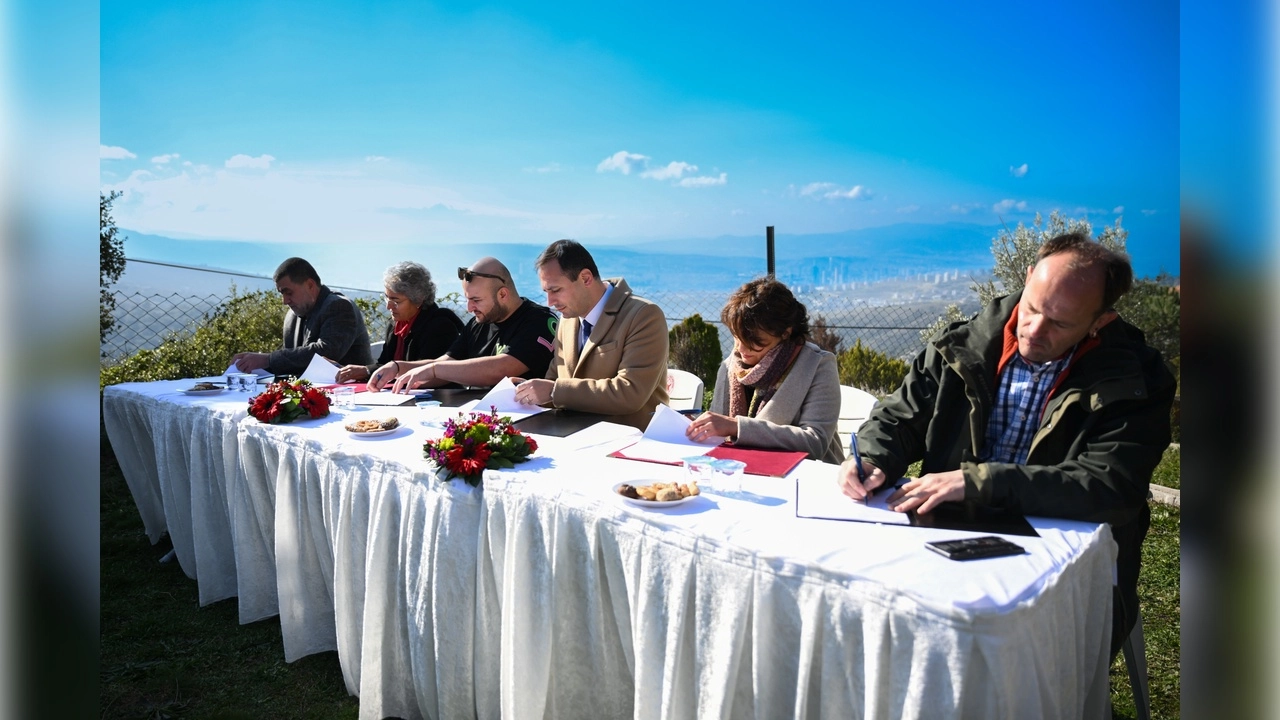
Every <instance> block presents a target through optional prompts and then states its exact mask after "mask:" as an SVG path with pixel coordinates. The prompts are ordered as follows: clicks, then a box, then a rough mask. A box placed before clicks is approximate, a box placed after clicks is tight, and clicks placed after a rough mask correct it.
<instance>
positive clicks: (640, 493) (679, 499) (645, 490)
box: [613, 482, 699, 508]
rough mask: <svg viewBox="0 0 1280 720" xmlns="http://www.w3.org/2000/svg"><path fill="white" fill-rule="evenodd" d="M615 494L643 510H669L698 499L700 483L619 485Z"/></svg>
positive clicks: (634, 483) (614, 488)
mask: <svg viewBox="0 0 1280 720" xmlns="http://www.w3.org/2000/svg"><path fill="white" fill-rule="evenodd" d="M613 492H614V493H616V494H617V495H618V496H619V497H621V498H622V500H623V502H626V503H628V504H630V505H635V506H636V507H642V508H669V507H676V506H677V505H683V504H685V503H687V502H689V501H690V500H692V499H694V498H696V497H698V494H699V490H698V483H696V482H690V483H674V482H650V483H640V482H631V483H618V484H616V485H614V486H613Z"/></svg>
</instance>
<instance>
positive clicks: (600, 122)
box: [100, 0, 1180, 274]
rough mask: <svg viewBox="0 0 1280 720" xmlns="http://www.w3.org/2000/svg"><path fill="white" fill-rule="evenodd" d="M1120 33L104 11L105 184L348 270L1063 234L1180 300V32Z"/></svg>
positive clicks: (864, 20)
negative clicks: (761, 242) (588, 253)
mask: <svg viewBox="0 0 1280 720" xmlns="http://www.w3.org/2000/svg"><path fill="white" fill-rule="evenodd" d="M1122 5H1123V6H1122V7H1117V6H1115V4H1109V3H1103V2H1089V3H1074V4H1071V5H1069V6H1063V7H1041V6H1039V5H1030V6H1028V5H1024V4H1020V3H984V4H983V6H982V8H981V10H980V11H979V10H975V8H973V7H969V6H958V5H953V4H950V3H932V4H929V5H926V6H924V7H919V6H917V7H915V8H912V9H906V8H898V7H881V6H879V5H872V6H868V7H854V6H852V5H840V6H831V5H829V4H816V3H815V4H799V5H792V6H788V7H769V6H766V5H751V4H745V5H743V4H735V5H705V4H696V5H694V6H685V5H675V4H659V5H652V4H650V5H646V6H645V10H644V12H643V13H638V12H629V11H626V10H624V9H620V8H615V7H613V6H609V5H607V4H605V5H600V4H590V3H578V4H575V3H567V4H566V3H557V4H527V5H521V4H509V3H500V4H483V5H481V4H457V3H451V4H449V6H447V7H446V6H443V5H431V4H425V3H418V2H389V3H378V4H372V5H366V4H344V3H325V2H318V3H307V4H305V5H304V4H301V3H293V2H284V3H258V2H217V3H211V4H199V5H186V4H183V5H173V4H171V3H160V2H154V1H149V2H133V3H122V2H116V1H114V0H113V1H109V2H105V3H103V4H102V6H101V23H102V31H101V32H102V35H101V41H102V65H101V143H102V145H101V151H100V156H101V161H100V167H101V184H102V189H103V191H104V192H105V191H111V190H119V191H122V192H123V193H125V194H124V196H123V197H122V198H121V199H120V200H119V201H117V204H116V208H115V217H116V220H117V222H118V224H119V225H120V227H121V228H123V229H125V230H126V232H127V231H135V232H137V233H144V234H150V235H156V236H164V237H169V238H176V239H192V240H217V241H249V242H253V243H255V244H272V243H293V244H298V243H305V244H307V245H310V246H315V247H317V248H318V249H317V251H316V253H317V255H321V256H324V255H328V256H330V257H336V256H339V255H340V254H341V253H342V252H347V253H352V252H356V253H361V254H369V255H378V253H379V252H380V249H382V250H385V251H388V252H391V251H393V249H397V248H401V247H405V246H410V245H412V246H415V247H419V248H423V249H424V250H425V249H428V248H430V247H433V246H440V247H443V246H456V245H458V244H468V243H493V242H506V243H532V244H538V243H546V242H549V241H550V240H553V239H556V238H559V237H575V238H577V239H579V240H582V241H583V242H584V243H588V244H589V245H590V244H616V243H634V242H645V241H660V240H667V239H686V238H714V237H718V236H723V235H735V236H756V235H759V234H762V233H763V228H764V226H765V225H775V226H778V227H779V228H780V230H782V231H785V232H787V233H791V234H795V235H805V234H815V233H838V232H844V231H849V230H857V229H861V228H870V227H880V226H889V225H895V224H899V223H906V222H909V223H946V222H949V221H960V222H966V223H975V224H980V225H993V226H994V225H998V224H999V223H1001V222H1003V223H1006V224H1007V225H1008V226H1010V227H1012V226H1014V225H1015V224H1016V223H1018V222H1024V223H1028V224H1029V223H1030V222H1031V219H1032V217H1033V216H1034V214H1035V213H1036V212H1040V213H1041V214H1043V215H1048V214H1049V213H1050V212H1051V211H1053V210H1060V211H1062V212H1063V213H1065V214H1067V215H1069V216H1072V217H1087V218H1088V219H1089V220H1090V221H1091V222H1092V223H1093V224H1094V227H1095V229H1096V228H1100V227H1101V226H1102V225H1104V224H1110V223H1112V222H1114V221H1115V219H1116V218H1117V217H1122V218H1123V224H1124V226H1125V227H1126V228H1128V229H1129V230H1130V239H1129V245H1130V251H1131V253H1132V254H1133V255H1134V259H1135V265H1137V266H1138V267H1139V268H1140V272H1145V273H1146V274H1151V273H1154V272H1155V271H1156V270H1158V269H1165V270H1168V271H1169V272H1172V273H1174V274H1178V273H1179V272H1180V266H1179V249H1178V203H1179V186H1178V182H1179V174H1178V158H1179V155H1178V152H1179V147H1178V117H1179V105H1178V97H1179V96H1178V40H1179V35H1178V8H1177V5H1176V4H1174V5H1169V4H1167V3H1166V4H1157V3H1148V4H1133V3H1125V4H1122ZM319 246H326V248H325V249H323V250H322V249H319ZM202 247H206V246H203V245H202ZM209 255H210V257H209V258H208V260H206V261H205V262H209V263H213V264H216V263H215V261H216V260H217V255H218V252H217V251H216V250H210V251H209ZM156 259H167V258H156ZM395 259H400V258H391V259H388V260H387V261H388V262H389V261H391V260H395ZM183 261H184V262H185V261H190V258H186V259H184V260H183ZM379 262H381V260H379ZM384 264H386V263H384Z"/></svg>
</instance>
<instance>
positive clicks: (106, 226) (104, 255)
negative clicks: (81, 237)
mask: <svg viewBox="0 0 1280 720" xmlns="http://www.w3.org/2000/svg"><path fill="white" fill-rule="evenodd" d="M118 197H120V193H119V192H114V191H113V192H111V193H108V194H106V195H103V194H102V193H98V211H99V216H100V228H101V233H102V238H101V239H102V243H101V245H100V247H99V250H100V260H99V264H98V321H99V328H98V342H102V341H103V340H106V339H107V333H109V332H111V328H112V327H113V326H114V325H115V323H116V319H115V316H114V315H113V313H114V312H115V309H116V299H115V297H114V296H113V295H112V294H111V290H110V288H111V285H112V284H114V283H115V281H116V280H119V279H120V274H121V273H123V272H124V241H125V237H124V236H123V235H120V234H119V230H118V229H117V228H116V221H115V219H114V218H112V217H111V203H113V202H115V200H116V198H118Z"/></svg>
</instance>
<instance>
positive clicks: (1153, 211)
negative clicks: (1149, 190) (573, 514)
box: [1142, 209, 1160, 217]
mask: <svg viewBox="0 0 1280 720" xmlns="http://www.w3.org/2000/svg"><path fill="white" fill-rule="evenodd" d="M1158 212H1160V211H1159V210H1147V209H1143V210H1142V214H1143V215H1146V216H1147V217H1151V216H1152V215H1155V214H1156V213H1158Z"/></svg>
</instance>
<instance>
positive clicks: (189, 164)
mask: <svg viewBox="0 0 1280 720" xmlns="http://www.w3.org/2000/svg"><path fill="white" fill-rule="evenodd" d="M182 167H191V161H190V160H183V161H182Z"/></svg>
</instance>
